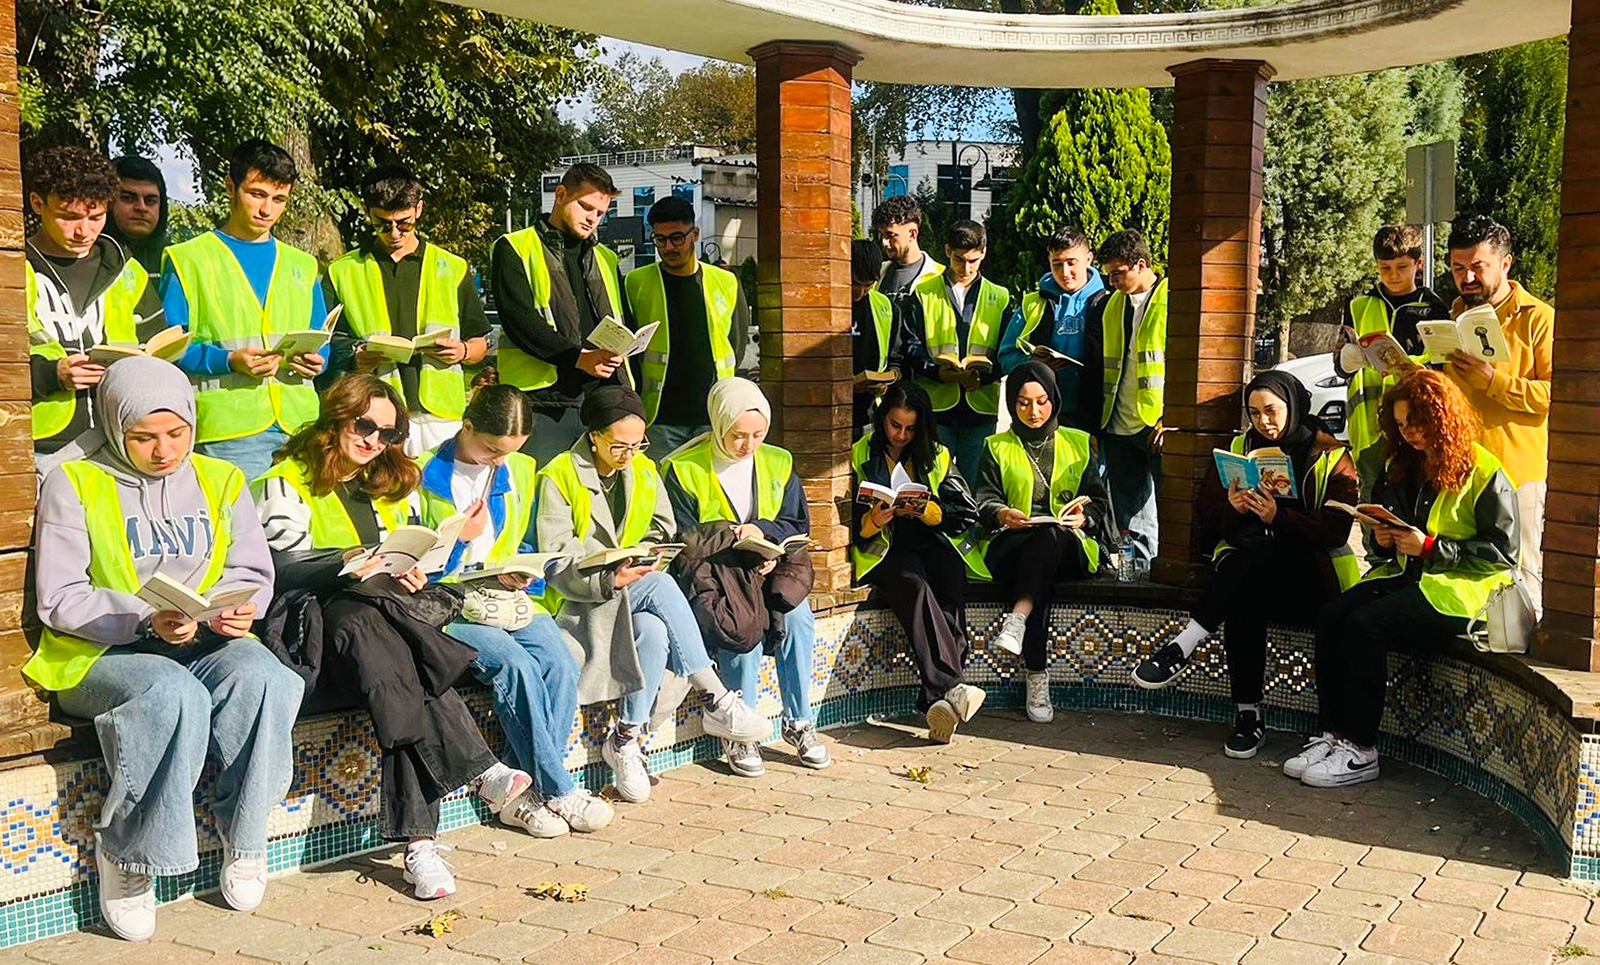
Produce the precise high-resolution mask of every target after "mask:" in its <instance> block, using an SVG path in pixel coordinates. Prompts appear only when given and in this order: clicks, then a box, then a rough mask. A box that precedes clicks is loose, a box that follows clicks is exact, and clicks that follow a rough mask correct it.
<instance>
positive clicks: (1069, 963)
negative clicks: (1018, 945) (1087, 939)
mask: <svg viewBox="0 0 1600 965" xmlns="http://www.w3.org/2000/svg"><path fill="white" fill-rule="evenodd" d="M1131 961H1133V956H1131V955H1129V954H1128V953H1127V952H1119V951H1116V950H1114V949H1110V948H1094V947H1092V946H1089V945H1057V946H1055V947H1054V948H1052V949H1050V950H1049V951H1048V952H1045V953H1044V954H1043V955H1041V956H1040V957H1038V958H1036V959H1034V960H1033V965H1128V963H1129V962H1131Z"/></svg>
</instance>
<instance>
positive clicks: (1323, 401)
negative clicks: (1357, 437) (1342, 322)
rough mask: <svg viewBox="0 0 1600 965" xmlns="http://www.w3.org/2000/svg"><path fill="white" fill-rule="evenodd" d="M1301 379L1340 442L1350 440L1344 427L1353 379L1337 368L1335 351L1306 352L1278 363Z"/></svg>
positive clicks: (1313, 405) (1279, 368)
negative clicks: (1346, 387) (1347, 395)
mask: <svg viewBox="0 0 1600 965" xmlns="http://www.w3.org/2000/svg"><path fill="white" fill-rule="evenodd" d="M1275 368H1276V369H1277V371H1279V372H1288V373H1289V374H1290V375H1292V376H1294V377H1295V378H1297V379H1299V380H1300V384H1301V385H1304V386H1305V387H1306V388H1307V389H1308V390H1309V391H1310V392H1311V411H1312V413H1313V414H1315V415H1319V416H1321V417H1322V421H1323V422H1326V423H1327V424H1328V428H1330V429H1332V430H1333V434H1334V435H1335V436H1337V437H1338V438H1339V441H1341V442H1348V441H1350V436H1349V434H1348V433H1347V432H1346V431H1345V424H1344V422H1345V386H1347V385H1349V383H1350V380H1349V379H1347V378H1345V377H1344V376H1342V375H1340V374H1339V373H1338V372H1336V371H1334V368H1333V353H1332V352H1325V353H1323V354H1321V355H1307V356H1305V357H1304V358H1298V359H1290V360H1289V361H1287V362H1284V363H1283V364H1282V365H1278V366H1275Z"/></svg>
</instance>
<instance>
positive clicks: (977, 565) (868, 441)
mask: <svg viewBox="0 0 1600 965" xmlns="http://www.w3.org/2000/svg"><path fill="white" fill-rule="evenodd" d="M871 458H872V430H870V429H869V430H867V434H866V435H864V436H862V437H861V438H860V439H857V440H856V444H855V445H854V446H851V447H850V467H851V468H852V469H854V470H855V473H856V482H857V483H858V484H859V483H861V482H863V481H865V480H866V478H867V474H866V465H867V460H869V459H871ZM948 475H950V450H949V449H946V448H945V447H944V446H942V445H940V444H939V443H937V442H936V443H934V444H933V471H932V472H931V473H929V474H928V481H927V487H928V488H929V489H931V490H933V492H934V494H935V495H936V496H937V494H938V492H939V487H940V486H941V485H943V484H944V480H945V477H946V476H948ZM974 529H975V527H973V528H969V529H968V530H967V531H966V532H964V533H961V534H959V535H956V536H951V535H950V534H949V533H944V532H941V533H940V534H939V535H941V536H943V537H944V539H945V542H947V543H949V544H950V545H951V546H952V547H954V548H955V551H956V554H957V555H959V556H960V557H961V559H962V561H963V562H965V563H966V564H967V572H968V573H969V574H970V575H971V576H972V577H973V578H974V579H979V580H987V579H990V576H989V567H988V565H987V564H986V563H984V561H983V552H982V546H981V544H980V543H979V541H978V539H977V535H976V534H975V533H974V531H973V530H974ZM893 539H894V527H893V526H885V527H884V528H883V529H880V530H878V533H877V535H875V536H873V537H872V539H870V540H869V541H868V542H867V545H865V546H858V545H856V544H855V543H854V542H852V543H851V545H850V566H851V569H852V571H853V573H854V574H855V579H856V582H858V583H859V582H861V580H862V579H863V578H864V577H865V576H866V575H867V574H868V573H871V572H872V571H873V569H874V568H875V567H877V565H878V564H879V563H882V562H883V558H884V557H885V556H887V555H888V554H889V545H890V543H891V542H892V541H893Z"/></svg>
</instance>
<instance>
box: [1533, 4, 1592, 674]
mask: <svg viewBox="0 0 1600 965" xmlns="http://www.w3.org/2000/svg"><path fill="white" fill-rule="evenodd" d="M1567 44H1568V47H1567V50H1568V53H1567V56H1568V61H1567V132H1566V144H1565V151H1566V159H1565V164H1564V166H1563V170H1562V185H1561V241H1560V252H1559V254H1558V260H1557V273H1556V297H1555V305H1556V335H1555V375H1554V379H1553V382H1552V384H1551V396H1552V397H1553V399H1554V400H1555V401H1553V402H1552V403H1551V406H1550V496H1549V502H1548V504H1547V506H1546V507H1545V529H1544V622H1543V624H1542V626H1541V630H1540V633H1539V634H1538V637H1537V638H1536V640H1535V642H1534V649H1533V652H1534V655H1535V656H1537V657H1540V658H1543V659H1545V660H1549V661H1551V662H1553V663H1559V664H1563V665H1565V666H1568V667H1574V668H1577V669H1580V670H1597V669H1600V647H1597V646H1596V641H1597V640H1600V589H1597V587H1600V282H1597V281H1595V277H1596V275H1600V5H1597V4H1594V3H1591V2H1587V0H1573V4H1572V33H1571V34H1569V35H1568V38H1567Z"/></svg>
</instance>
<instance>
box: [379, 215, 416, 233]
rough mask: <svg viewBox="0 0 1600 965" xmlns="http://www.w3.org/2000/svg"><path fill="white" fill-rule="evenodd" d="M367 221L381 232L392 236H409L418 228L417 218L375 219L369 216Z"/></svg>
mask: <svg viewBox="0 0 1600 965" xmlns="http://www.w3.org/2000/svg"><path fill="white" fill-rule="evenodd" d="M367 220H368V221H370V222H372V226H373V227H374V228H376V229H378V230H379V231H382V232H387V233H389V234H392V235H408V234H410V233H411V232H412V231H413V230H414V229H415V228H416V227H417V219H416V218H374V217H372V216H371V215H367Z"/></svg>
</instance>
